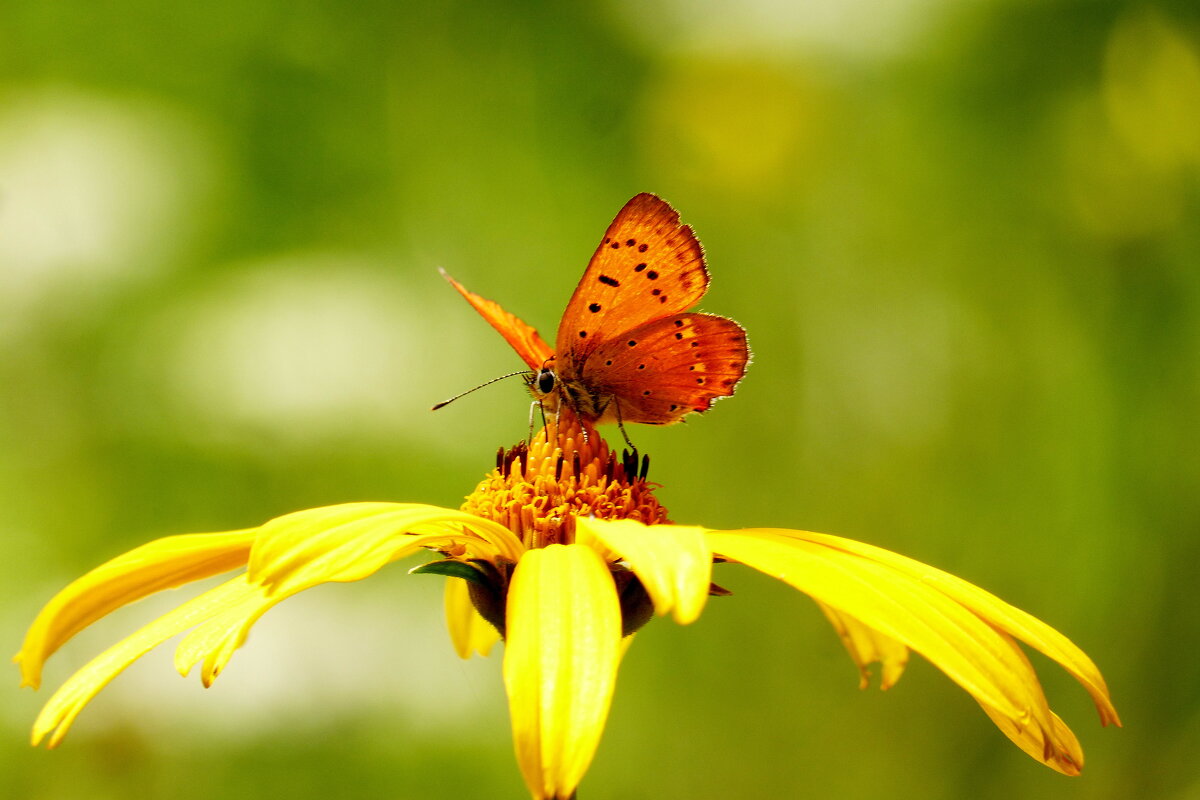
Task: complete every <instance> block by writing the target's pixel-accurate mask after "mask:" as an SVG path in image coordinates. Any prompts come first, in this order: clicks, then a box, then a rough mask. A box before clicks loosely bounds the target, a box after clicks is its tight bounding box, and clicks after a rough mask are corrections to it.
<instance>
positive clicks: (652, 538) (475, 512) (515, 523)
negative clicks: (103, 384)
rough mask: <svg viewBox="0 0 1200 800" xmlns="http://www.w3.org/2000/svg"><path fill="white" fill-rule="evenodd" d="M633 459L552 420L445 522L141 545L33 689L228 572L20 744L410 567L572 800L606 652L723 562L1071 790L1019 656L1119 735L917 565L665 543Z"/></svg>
mask: <svg viewBox="0 0 1200 800" xmlns="http://www.w3.org/2000/svg"><path fill="white" fill-rule="evenodd" d="M647 469H648V461H647V460H645V459H643V460H641V461H639V460H638V459H637V457H636V454H629V453H625V454H624V455H623V456H622V457H621V458H617V457H616V455H615V454H614V453H613V452H611V451H610V450H609V448H608V445H607V444H606V443H605V442H604V440H603V439H602V438H601V437H600V436H599V435H598V434H597V433H596V432H595V430H594V429H592V428H590V426H587V425H586V424H581V423H580V421H578V420H577V419H575V418H574V417H573V416H572V415H571V413H570V411H569V409H565V410H563V411H562V413H561V416H560V417H559V418H558V419H556V420H555V421H552V422H551V423H550V424H549V425H548V426H547V428H546V429H544V430H543V431H542V432H541V433H540V434H539V435H538V436H537V437H536V438H534V440H533V441H532V442H531V443H530V444H529V445H528V446H526V445H525V444H521V445H518V446H517V447H516V448H514V449H512V450H502V451H501V452H500V453H499V454H498V457H497V461H496V468H495V469H494V470H493V471H492V472H491V473H490V474H489V475H488V476H487V477H486V478H485V479H484V480H483V481H482V482H481V483H480V484H479V486H478V487H477V488H476V490H475V491H474V492H473V493H472V494H471V495H470V496H468V498H467V500H466V502H465V503H464V505H463V507H462V508H461V509H460V510H451V509H444V508H437V507H433V506H427V505H418V504H404V503H351V504H345V505H338V506H329V507H325V508H315V509H310V510H307V511H300V512H296V513H294V514H288V515H286V516H283V517H279V518H276V519H273V520H271V521H269V522H267V523H265V524H264V525H262V526H260V527H258V528H252V529H247V530H241V531H232V532H228V533H208V534H188V535H182V536H171V537H167V538H165V539H159V540H157V541H153V542H150V543H148V544H146V545H143V546H141V547H139V548H136V549H134V550H131V551H130V552H128V553H125V554H123V555H120V556H118V557H116V558H114V559H113V560H111V561H109V562H108V563H106V564H103V565H101V566H100V567H97V568H96V569H94V570H92V571H91V572H89V573H87V574H86V575H84V576H83V577H81V578H79V579H78V580H76V581H75V582H73V583H71V584H70V585H69V586H67V587H66V588H65V589H63V590H62V591H61V592H60V593H59V594H58V595H56V596H55V597H54V598H53V599H52V600H51V601H50V602H49V603H48V604H47V605H46V607H45V608H44V609H43V610H42V612H41V613H40V614H39V615H38V617H37V619H36V620H35V621H34V623H33V625H32V626H31V628H30V630H29V633H28V634H27V636H26V638H25V643H24V646H23V647H22V648H21V651H20V653H18V654H17V656H16V659H15V660H16V661H17V662H18V663H19V664H20V667H21V673H22V681H23V685H28V686H33V687H37V685H38V684H39V682H40V677H41V669H42V665H43V664H44V662H45V660H46V659H47V658H48V657H49V656H50V655H51V654H53V653H54V651H55V650H57V649H58V648H59V647H60V646H62V645H63V644H64V643H65V642H66V641H67V640H68V639H70V638H71V637H72V636H73V635H74V634H76V633H78V632H79V631H80V630H82V629H83V628H85V627H87V626H88V625H90V624H91V623H92V622H94V621H96V620H97V619H99V618H100V617H102V616H104V615H106V614H108V613H109V612H111V611H113V610H114V609H116V608H118V607H120V606H123V605H125V604H127V603H130V602H132V601H134V600H137V599H139V598H142V597H145V596H146V595H148V594H151V593H153V592H156V591H159V590H161V589H166V588H170V587H174V586H179V585H182V584H184V583H188V582H191V581H195V580H199V579H201V578H206V577H209V576H213V575H217V574H220V573H224V572H229V571H231V570H235V569H240V572H238V573H237V574H236V575H235V576H234V577H232V578H230V579H229V580H227V581H226V582H224V583H222V584H220V585H218V586H216V587H215V588H213V589H210V590H209V591H207V592H204V593H203V594H201V595H199V596H198V597H196V598H194V599H192V600H190V601H188V602H186V603H184V604H183V605H181V606H180V607H178V608H176V609H175V610H173V611H171V612H169V613H167V614H165V615H164V616H162V617H160V618H158V619H156V620H154V621H153V622H151V623H149V624H148V625H146V626H145V627H144V628H142V629H141V630H139V631H137V632H135V633H134V634H132V635H131V636H129V637H127V638H125V639H123V640H122V641H120V642H118V643H117V644H115V645H113V646H112V647H110V648H109V649H108V650H106V651H104V652H103V653H101V654H100V655H99V656H97V657H96V658H95V659H93V660H92V661H91V662H90V663H89V664H87V665H86V666H84V667H83V668H82V669H80V670H79V671H78V672H77V673H75V675H73V676H72V677H71V678H70V679H69V680H68V681H67V682H66V683H65V684H64V685H63V686H62V687H61V688H59V690H58V691H57V692H55V694H54V695H53V696H52V697H51V698H50V700H49V701H48V702H47V704H46V706H45V707H44V708H43V710H42V712H41V714H40V715H39V716H38V719H37V721H36V723H35V724H34V729H33V742H34V744H37V743H39V742H41V741H42V740H43V739H46V738H47V737H48V741H49V744H50V746H51V747H53V746H55V745H57V744H58V743H59V742H60V741H61V740H62V738H63V736H64V735H65V734H66V732H67V730H68V728H69V727H70V725H71V723H72V722H73V721H74V719H75V717H76V716H77V715H78V714H79V712H80V711H81V710H82V708H83V707H84V706H85V705H86V704H87V703H88V702H89V701H90V700H91V698H92V697H94V696H95V695H96V693H97V692H99V691H100V689H102V688H103V687H104V686H105V685H107V683H108V682H109V681H110V680H112V679H113V678H114V677H115V676H116V675H117V674H118V673H120V672H121V671H122V670H123V669H124V668H125V667H127V666H128V665H129V664H130V663H132V662H133V661H134V660H136V659H137V658H139V657H140V656H141V655H143V654H144V653H146V652H147V651H149V650H150V649H151V648H153V647H155V646H157V645H158V644H161V643H162V642H164V641H165V640H167V639H169V638H171V637H172V636H175V635H176V634H179V633H182V632H184V631H188V634H187V635H186V636H185V637H184V638H183V640H182V641H181V642H180V643H179V645H178V646H177V648H176V651H175V665H176V667H177V669H178V670H179V672H180V673H181V674H184V675H186V674H187V673H188V672H189V671H190V670H191V669H192V668H193V667H194V666H195V665H197V664H200V665H201V668H200V676H201V680H202V681H203V683H204V684H205V685H206V686H207V685H210V684H211V683H212V681H213V680H215V679H216V677H217V676H218V675H219V674H220V672H221V671H222V670H223V669H224V667H225V666H226V664H227V663H228V662H229V660H230V658H231V657H232V655H233V653H234V652H235V651H236V650H237V648H238V647H240V646H241V644H242V643H243V642H244V641H245V639H246V635H247V633H248V632H249V630H250V628H251V627H252V626H253V625H254V623H255V622H256V621H257V620H258V619H259V618H260V617H261V616H262V615H263V614H264V613H265V612H266V611H267V610H269V609H270V608H271V607H272V606H274V605H275V604H277V603H279V602H280V601H282V600H284V599H286V598H288V597H290V596H292V595H294V594H296V593H298V592H300V591H303V590H304V589H308V588H310V587H312V586H315V585H317V584H320V583H326V582H331V581H355V580H360V579H362V578H365V577H367V576H369V575H371V574H373V573H374V572H376V571H377V570H379V569H381V568H382V567H384V566H385V565H387V564H389V563H391V562H393V561H396V560H398V559H401V558H404V557H406V556H409V555H412V554H414V553H417V552H419V551H422V550H425V551H434V552H436V553H438V554H439V557H438V558H437V559H435V560H434V561H432V562H430V563H428V564H425V565H423V566H421V567H418V568H417V569H415V570H413V571H414V572H427V573H436V574H442V575H445V576H446V577H447V581H446V603H445V611H446V619H447V623H448V626H449V630H450V635H451V639H452V641H453V643H454V646H455V649H456V650H457V652H458V653H459V655H460V656H463V657H464V658H465V657H468V656H469V655H471V654H472V653H474V652H479V653H481V654H484V655H486V654H487V653H488V652H489V650H490V649H491V647H492V646H493V645H494V644H495V642H496V641H498V640H499V639H500V638H501V637H503V639H504V641H505V653H504V681H505V686H506V688H507V691H508V698H509V707H510V712H511V718H512V728H513V738H514V744H515V746H516V754H517V760H518V763H519V765H520V767H521V771H522V774H523V775H524V777H525V781H526V784H527V785H528V787H529V791H530V793H531V795H532V796H533V797H534V798H538V799H539V800H542V799H543V798H568V797H571V796H572V795H573V794H574V792H575V789H576V787H577V786H578V785H579V782H580V781H581V780H582V778H583V775H584V773H585V772H586V770H587V768H588V765H589V764H590V762H591V759H592V756H593V754H594V752H595V750H596V746H597V744H598V743H599V740H600V736H601V733H602V731H603V728H604V723H605V719H606V717H607V714H608V708H609V704H610V702H611V699H612V694H613V689H614V687H615V683H616V675H617V670H618V666H619V664H620V659H621V654H622V652H623V642H622V640H623V638H624V637H626V636H628V635H629V634H630V633H632V632H633V631H634V630H637V629H638V628H639V627H640V626H641V625H642V624H644V623H645V622H646V621H648V620H649V619H650V618H651V617H652V616H653V615H655V614H657V615H660V616H665V615H668V614H669V615H671V616H673V617H674V619H675V621H676V622H679V623H681V624H686V623H689V622H691V621H693V620H695V619H696V618H697V617H698V616H699V615H700V613H701V611H702V610H703V608H704V604H705V602H706V601H707V598H708V597H709V595H710V594H721V593H723V591H722V590H720V589H719V588H717V587H715V586H714V585H713V584H712V583H711V573H712V566H713V563H714V561H727V562H735V563H739V564H743V565H746V566H749V567H751V568H753V569H756V570H759V571H760V572H763V573H766V574H768V575H770V576H772V577H775V578H778V579H779V580H782V581H784V582H785V583H788V584H789V585H791V586H794V587H795V588H797V589H799V590H801V591H803V592H805V593H806V594H808V595H810V596H811V597H812V598H813V599H814V600H815V601H816V602H817V604H818V606H819V607H820V608H821V610H822V611H823V612H824V613H825V615H826V616H827V617H828V618H829V620H830V622H831V623H832V624H833V626H834V629H835V630H836V631H837V633H838V634H839V636H840V637H841V638H842V641H843V643H844V644H845V646H846V649H847V650H848V651H849V653H850V656H851V658H853V659H854V661H855V663H856V664H857V665H858V667H859V669H860V670H861V671H862V674H863V684H864V685H865V683H866V670H867V667H868V665H869V664H871V663H873V662H879V663H880V664H881V665H882V673H883V677H882V685H883V687H884V688H886V687H888V686H890V685H891V684H894V683H895V682H896V680H898V679H899V678H900V675H901V673H902V672H903V670H904V667H905V664H906V662H907V659H908V654H909V651H910V650H914V651H916V652H918V653H921V654H922V655H924V656H925V657H926V658H927V659H929V661H931V662H932V663H933V664H934V665H935V666H937V667H938V668H939V669H941V670H942V671H943V672H945V673H946V674H947V675H948V676H949V677H950V678H951V679H952V680H954V681H955V682H956V683H958V684H959V685H960V686H962V687H963V688H964V689H965V690H966V691H967V692H969V693H970V694H971V695H972V697H974V698H975V700H976V701H978V702H979V704H980V705H981V706H982V707H983V709H984V711H985V712H986V713H987V714H988V716H990V717H991V718H992V720H993V721H994V722H995V723H996V724H997V725H998V726H999V727H1000V729H1001V730H1002V731H1003V732H1004V733H1005V735H1007V736H1008V737H1009V738H1010V739H1012V740H1013V741H1014V742H1015V743H1016V744H1017V745H1018V746H1020V747H1021V749H1023V750H1025V752H1027V753H1029V754H1030V755H1031V756H1033V757H1034V758H1036V759H1038V760H1039V761H1041V762H1043V763H1045V764H1046V765H1047V766H1050V767H1052V768H1053V769H1056V770H1058V771H1059V772H1063V773H1065V774H1068V775H1075V774H1078V773H1079V771H1080V769H1081V768H1082V766H1083V754H1082V751H1081V749H1080V746H1079V743H1078V741H1077V740H1076V738H1075V736H1074V735H1073V734H1072V733H1071V731H1070V729H1069V728H1068V727H1067V726H1066V725H1065V724H1064V723H1063V721H1062V720H1061V719H1060V718H1059V717H1058V716H1057V715H1055V714H1054V713H1053V712H1052V711H1051V710H1050V708H1049V705H1048V704H1047V701H1046V698H1045V695H1044V694H1043V692H1042V688H1041V684H1040V683H1039V682H1038V679H1037V676H1036V675H1035V674H1034V671H1033V668H1032V666H1031V665H1030V663H1029V661H1028V659H1027V658H1026V656H1025V654H1024V652H1023V651H1022V650H1021V648H1020V646H1019V645H1018V644H1017V640H1021V641H1024V642H1025V643H1026V644H1027V645H1029V646H1030V647H1033V648H1034V649H1037V650H1039V651H1041V652H1042V653H1044V654H1045V655H1047V656H1049V657H1050V658H1052V659H1053V660H1055V661H1057V662H1058V663H1059V664H1061V665H1062V666H1063V668H1065V669H1066V670H1067V671H1068V672H1069V673H1070V674H1071V675H1073V676H1074V677H1075V678H1076V679H1078V680H1079V681H1080V683H1081V684H1083V686H1084V688H1085V689H1086V690H1087V691H1088V693H1089V694H1090V695H1091V697H1092V699H1093V701H1094V702H1095V704H1096V707H1097V709H1098V710H1099V712H1100V718H1101V722H1103V723H1105V724H1107V723H1109V722H1113V723H1116V724H1120V723H1119V720H1118V718H1117V712H1116V710H1115V709H1114V707H1113V705H1112V703H1111V701H1110V699H1109V694H1108V689H1107V687H1106V686H1105V684H1104V679H1103V678H1102V677H1101V675H1100V672H1099V670H1098V669H1097V668H1096V666H1095V665H1094V664H1093V663H1092V662H1091V660H1090V659H1089V658H1088V657H1087V656H1086V655H1085V654H1084V653H1083V652H1082V651H1081V650H1080V649H1079V648H1077V647H1076V646H1075V645H1074V644H1072V643H1071V642H1070V641H1069V640H1068V639H1067V638H1066V637H1064V636H1063V635H1062V634H1060V633H1059V632H1058V631H1056V630H1054V629H1053V628H1051V627H1049V626H1048V625H1046V624H1045V623H1043V622H1041V621H1039V620H1037V619H1035V618H1034V617H1032V616H1030V615H1029V614H1026V613H1025V612H1023V611H1021V610H1019V609H1017V608H1014V607H1013V606H1010V605H1008V604H1007V603H1005V602H1003V601H1002V600H1000V599H998V598H996V597H995V596H993V595H991V594H989V593H987V592H985V591H984V590H982V589H980V588H978V587H976V586H973V585H972V584H970V583H967V582H966V581H963V580H961V579H959V578H956V577H954V576H953V575H949V574H947V573H945V572H941V571H939V570H937V569H934V568H933V567H929V566H926V565H924V564H921V563H919V562H916V561H913V560H911V559H908V558H905V557H903V556H900V555H897V554H895V553H891V552H889V551H887V550H883V549H880V548H878V547H873V546H871V545H867V544H863V543H860V542H855V541H852V540H849V539H843V538H840V537H837V536H830V535H827V534H819V533H809V532H806V531H798V530H783V529H767V528H755V529H747V530H737V531H717V530H710V529H706V528H702V527H697V526H687V525H675V524H672V523H670V522H669V521H668V518H667V512H666V510H665V509H664V508H663V507H662V505H661V504H660V503H659V502H658V500H657V499H656V498H655V497H654V493H653V488H654V487H653V485H652V484H650V483H649V482H648V481H647V480H646V472H647Z"/></svg>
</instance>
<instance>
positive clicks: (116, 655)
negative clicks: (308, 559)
mask: <svg viewBox="0 0 1200 800" xmlns="http://www.w3.org/2000/svg"><path fill="white" fill-rule="evenodd" d="M255 590H256V589H255V587H251V586H250V585H248V584H247V583H246V581H245V580H244V578H243V577H242V576H239V577H237V578H234V579H232V580H230V581H226V582H225V583H223V584H221V585H219V586H217V587H215V588H213V589H210V590H209V591H207V592H205V593H204V594H202V595H200V596H199V597H196V598H193V599H192V600H190V601H188V602H187V603H184V604H183V605H181V606H180V607H179V608H176V609H175V610H173V611H170V612H168V613H167V614H164V615H163V616H161V617H159V618H158V619H156V620H154V621H153V622H151V623H149V624H148V625H146V626H145V627H143V628H142V629H141V630H139V631H137V632H136V633H134V634H132V635H131V636H127V637H126V638H124V639H122V640H121V641H120V642H118V643H117V644H115V645H113V646H112V647H110V648H108V649H107V650H105V651H104V652H103V653H101V654H100V655H98V656H96V657H95V658H93V659H92V660H91V661H89V662H88V663H87V664H86V665H85V666H84V667H83V668H82V669H80V670H79V671H78V672H76V673H75V674H74V675H72V676H71V677H70V679H69V680H67V682H66V683H64V684H63V685H62V686H61V687H59V689H58V691H56V692H55V693H54V695H53V696H52V697H51V698H50V700H49V701H48V702H47V703H46V705H45V707H44V708H43V709H42V712H41V713H40V714H39V715H38V718H37V721H36V722H35V723H34V725H33V744H34V745H35V746H36V745H37V744H38V743H39V742H40V741H41V740H42V739H43V738H44V737H45V736H46V735H47V734H50V741H49V746H50V747H55V746H57V745H58V743H59V742H60V741H62V738H63V737H64V736H65V735H66V733H67V729H68V728H70V727H71V723H72V722H74V720H75V717H76V716H78V715H79V712H80V711H82V710H83V707H84V706H85V705H87V704H88V702H89V701H90V700H91V699H92V698H93V697H95V696H96V694H97V693H98V692H99V691H100V690H101V689H103V688H104V687H105V686H107V685H108V683H109V682H110V681H111V680H112V679H113V678H115V677H116V676H117V675H118V674H120V673H121V671H122V670H124V669H125V668H126V667H128V666H129V665H130V664H132V663H133V662H134V661H136V660H137V659H138V658H140V657H142V656H143V655H145V654H146V653H147V652H149V651H150V650H152V649H153V648H154V647H156V646H158V645H159V644H161V643H163V642H164V641H166V640H167V639H170V638H171V637H172V636H175V635H176V634H178V633H180V632H182V631H185V630H187V629H188V628H190V627H192V626H193V625H196V624H198V623H200V622H203V621H204V620H206V619H208V618H209V617H211V616H213V615H214V614H218V613H220V612H221V611H222V610H223V609H226V608H228V607H229V606H231V605H235V604H237V603H238V602H240V601H241V600H242V599H243V598H245V597H246V596H247V595H248V594H250V593H252V592H254V591H255Z"/></svg>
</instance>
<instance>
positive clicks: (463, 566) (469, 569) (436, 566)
mask: <svg viewBox="0 0 1200 800" xmlns="http://www.w3.org/2000/svg"><path fill="white" fill-rule="evenodd" d="M408 574H409V575H417V574H430V575H445V576H446V577H447V578H462V579H463V580H465V581H469V582H471V583H477V584H479V585H480V586H487V587H490V586H491V584H490V583H488V579H487V576H486V575H484V574H483V572H482V571H481V570H479V569H478V568H477V567H473V566H471V565H470V564H468V563H467V562H465V561H458V560H457V559H453V558H447V559H445V560H444V561H430V562H429V563H428V564H422V565H421V566H419V567H413V568H412V569H410V570H409V571H408Z"/></svg>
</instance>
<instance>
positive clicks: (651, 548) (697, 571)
mask: <svg viewBox="0 0 1200 800" xmlns="http://www.w3.org/2000/svg"><path fill="white" fill-rule="evenodd" d="M575 541H576V542H578V543H579V544H584V545H592V543H593V541H598V542H599V543H600V544H601V545H603V546H604V548H606V549H607V550H611V551H612V552H613V553H616V554H617V555H618V557H620V558H621V559H622V560H624V561H625V562H626V563H627V564H628V565H629V568H630V569H631V570H633V571H634V573H636V574H637V576H638V579H639V580H641V582H642V585H643V586H644V587H646V591H647V593H649V595H650V599H651V600H653V601H654V611H655V613H657V614H659V615H665V614H667V613H669V612H671V611H672V610H674V612H675V621H676V622H678V623H679V624H680V625H686V624H688V623H689V622H694V621H695V620H696V618H697V617H699V616H700V612H701V611H703V610H704V603H705V601H706V600H707V599H708V587H709V585H710V583H711V581H712V550H710V549H709V547H708V543H707V542H706V541H705V539H704V529H703V528H697V527H693V526H689V525H643V524H642V523H640V522H636V521H634V520H611V521H610V520H598V519H591V518H585V517H580V518H579V519H577V520H576V521H575Z"/></svg>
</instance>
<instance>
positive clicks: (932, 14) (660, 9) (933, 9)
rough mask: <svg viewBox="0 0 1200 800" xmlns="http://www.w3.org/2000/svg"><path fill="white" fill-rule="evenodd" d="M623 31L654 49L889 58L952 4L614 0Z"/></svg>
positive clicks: (913, 0)
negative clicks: (642, 0) (649, 1)
mask: <svg viewBox="0 0 1200 800" xmlns="http://www.w3.org/2000/svg"><path fill="white" fill-rule="evenodd" d="M613 5H614V10H615V11H616V12H617V14H618V16H619V17H620V19H621V22H622V23H623V25H624V27H625V28H626V29H627V30H628V31H629V32H630V33H631V34H632V35H633V36H634V37H635V38H639V39H641V40H642V42H643V44H644V45H645V46H646V47H648V48H652V49H653V50H655V51H663V50H665V51H668V52H671V51H674V52H684V53H703V54H705V55H706V56H709V57H711V56H722V55H725V56H728V55H747V56H754V57H755V58H770V57H771V56H777V57H787V58H794V57H795V56H796V55H804V54H806V53H814V54H820V55H823V56H829V57H835V58H836V57H841V58H851V59H876V58H887V57H890V56H893V55H896V54H898V53H902V52H904V51H906V50H908V49H910V48H912V47H913V46H914V45H916V44H917V43H918V42H917V40H918V39H919V37H920V35H921V34H922V33H924V32H925V30H927V29H928V28H929V27H931V26H932V25H933V24H935V23H936V22H937V21H938V20H939V18H940V15H941V12H943V11H945V10H949V9H951V8H956V7H957V8H961V6H962V4H961V3H959V4H951V3H949V2H948V1H947V0H894V1H893V2H888V3H878V2H872V0H806V2H790V1H789V0H698V1H697V0H658V2H654V3H646V2H634V0H615V1H614V4H613Z"/></svg>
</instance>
